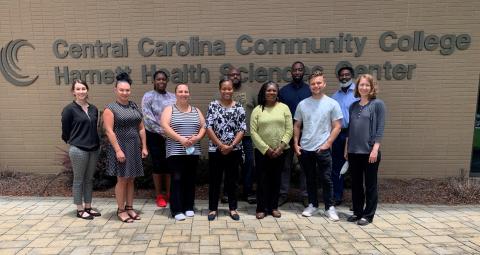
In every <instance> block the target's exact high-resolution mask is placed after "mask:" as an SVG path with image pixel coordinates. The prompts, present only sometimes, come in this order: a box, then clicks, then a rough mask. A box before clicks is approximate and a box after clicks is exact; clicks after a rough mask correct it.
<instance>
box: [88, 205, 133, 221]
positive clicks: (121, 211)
mask: <svg viewBox="0 0 480 255" xmlns="http://www.w3.org/2000/svg"><path fill="white" fill-rule="evenodd" d="M124 212H127V211H126V210H122V209H120V208H117V217H118V219H119V220H120V221H121V222H125V223H132V222H133V219H132V218H130V215H129V214H128V212H127V215H128V217H127V218H122V217H120V214H121V213H124ZM92 218H93V216H92Z"/></svg>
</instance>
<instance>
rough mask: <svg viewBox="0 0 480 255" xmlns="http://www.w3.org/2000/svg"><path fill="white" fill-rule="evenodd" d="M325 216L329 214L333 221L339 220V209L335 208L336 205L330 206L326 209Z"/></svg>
mask: <svg viewBox="0 0 480 255" xmlns="http://www.w3.org/2000/svg"><path fill="white" fill-rule="evenodd" d="M325 216H327V217H328V219H330V220H331V221H338V220H339V218H338V215H337V211H336V210H335V207H333V206H330V208H328V210H326V211H325Z"/></svg>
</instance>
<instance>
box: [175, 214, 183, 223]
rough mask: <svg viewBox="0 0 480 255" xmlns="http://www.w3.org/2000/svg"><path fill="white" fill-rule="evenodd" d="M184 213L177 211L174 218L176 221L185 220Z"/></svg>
mask: <svg viewBox="0 0 480 255" xmlns="http://www.w3.org/2000/svg"><path fill="white" fill-rule="evenodd" d="M185 218H186V217H185V214H183V213H179V214H177V215H175V219H176V220H178V221H182V220H185Z"/></svg>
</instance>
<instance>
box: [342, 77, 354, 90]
mask: <svg viewBox="0 0 480 255" xmlns="http://www.w3.org/2000/svg"><path fill="white" fill-rule="evenodd" d="M352 83H353V82H352V80H351V79H350V80H349V81H347V82H345V83H343V82H340V87H342V88H348V87H349V86H350V85H352Z"/></svg>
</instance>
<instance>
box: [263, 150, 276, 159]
mask: <svg viewBox="0 0 480 255" xmlns="http://www.w3.org/2000/svg"><path fill="white" fill-rule="evenodd" d="M273 153H274V150H272V149H271V148H268V150H267V152H265V155H267V157H269V158H274V155H273Z"/></svg>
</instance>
